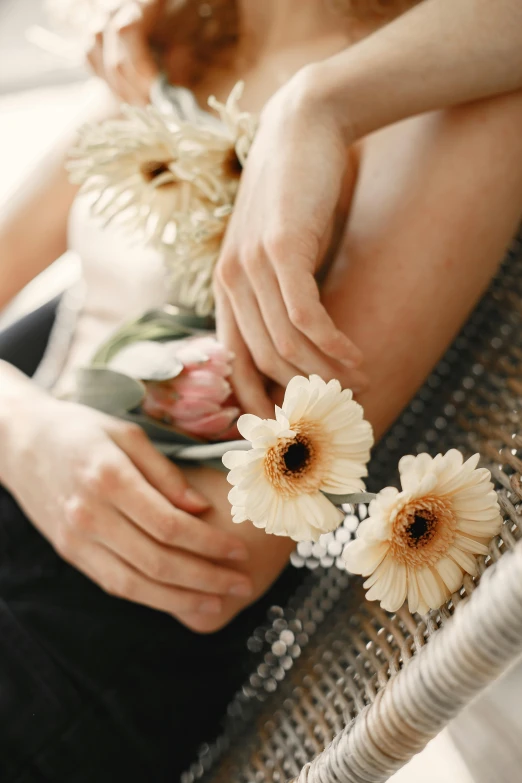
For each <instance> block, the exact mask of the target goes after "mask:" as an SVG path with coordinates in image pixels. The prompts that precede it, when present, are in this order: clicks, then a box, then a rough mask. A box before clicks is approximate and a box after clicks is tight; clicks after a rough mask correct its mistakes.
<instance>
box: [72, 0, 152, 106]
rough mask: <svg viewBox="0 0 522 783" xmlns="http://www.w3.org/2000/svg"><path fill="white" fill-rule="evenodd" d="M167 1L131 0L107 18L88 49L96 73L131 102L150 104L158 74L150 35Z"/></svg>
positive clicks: (120, 96) (119, 95) (121, 97)
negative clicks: (150, 96) (150, 95)
mask: <svg viewBox="0 0 522 783" xmlns="http://www.w3.org/2000/svg"><path fill="white" fill-rule="evenodd" d="M164 6H165V0H131V1H130V2H126V3H123V4H122V5H121V6H120V7H119V8H117V9H116V10H115V11H114V12H113V13H112V14H109V15H108V16H107V18H106V20H105V23H104V26H103V28H101V29H100V30H98V31H97V32H96V34H95V35H94V37H93V39H92V44H91V47H90V49H89V50H88V51H87V60H88V62H89V65H90V66H91V68H92V70H93V71H94V73H95V74H96V75H97V76H99V77H100V78H102V79H105V81H106V82H107V84H108V85H109V87H110V88H111V90H112V91H113V93H114V94H115V95H116V96H117V97H118V98H120V99H121V100H122V101H125V102H126V103H131V104H138V105H140V104H146V103H148V102H149V93H150V88H151V85H152V82H153V81H154V79H155V78H156V77H157V75H158V66H157V64H156V62H155V60H154V56H153V52H152V48H151V46H150V38H151V36H152V33H153V32H154V30H155V29H156V27H157V25H158V21H159V20H160V18H161V15H162V13H163V10H164Z"/></svg>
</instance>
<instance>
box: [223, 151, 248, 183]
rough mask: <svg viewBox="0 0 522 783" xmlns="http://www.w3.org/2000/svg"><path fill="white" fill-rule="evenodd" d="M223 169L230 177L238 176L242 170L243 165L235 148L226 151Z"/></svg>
mask: <svg viewBox="0 0 522 783" xmlns="http://www.w3.org/2000/svg"><path fill="white" fill-rule="evenodd" d="M223 170H224V172H225V174H226V175H228V176H229V177H232V179H236V178H239V177H240V176H241V172H242V171H243V166H242V165H241V161H240V160H239V158H238V156H237V153H236V151H235V149H231V150H230V152H228V153H227V155H226V157H225V160H224V161H223Z"/></svg>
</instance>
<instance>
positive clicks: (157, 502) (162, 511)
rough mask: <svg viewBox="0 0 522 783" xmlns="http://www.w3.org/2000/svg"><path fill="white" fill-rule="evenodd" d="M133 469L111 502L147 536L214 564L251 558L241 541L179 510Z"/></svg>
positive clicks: (131, 467) (131, 468)
mask: <svg viewBox="0 0 522 783" xmlns="http://www.w3.org/2000/svg"><path fill="white" fill-rule="evenodd" d="M129 467H130V469H129V471H128V472H127V475H126V479H125V481H120V482H116V484H115V486H114V487H113V491H112V493H111V498H110V499H111V501H112V503H113V504H114V506H115V507H116V508H117V509H118V510H119V511H120V512H122V513H123V514H124V515H125V516H127V517H128V518H129V519H131V520H132V521H133V522H134V523H135V524H136V525H137V526H138V527H140V528H141V529H142V530H143V531H144V532H145V533H147V534H148V535H150V536H152V537H153V538H154V539H156V541H159V542H160V543H162V544H166V545H168V546H172V547H177V548H179V549H184V550H186V551H188V552H193V553H194V554H197V555H200V556H203V557H208V558H210V559H212V560H246V559H247V558H248V550H247V548H246V546H245V544H244V543H243V542H242V541H241V540H240V539H239V538H238V537H236V536H233V535H232V534H231V533H226V532H224V531H222V530H218V529H217V528H212V527H210V525H208V524H207V523H206V522H204V521H203V520H201V519H199V518H198V517H195V516H191V515H190V514H187V513H186V512H185V511H182V510H181V509H179V508H176V507H175V506H173V505H172V504H171V503H169V501H168V500H167V499H166V498H165V497H164V496H163V495H162V494H161V493H160V492H158V491H157V490H156V489H155V488H154V487H153V486H152V485H150V484H149V483H148V482H147V481H145V479H144V478H143V476H142V475H141V474H140V472H139V470H137V469H136V468H133V466H129Z"/></svg>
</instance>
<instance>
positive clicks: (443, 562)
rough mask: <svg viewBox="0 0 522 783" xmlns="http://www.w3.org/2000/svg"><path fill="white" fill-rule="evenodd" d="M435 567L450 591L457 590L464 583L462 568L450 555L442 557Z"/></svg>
mask: <svg viewBox="0 0 522 783" xmlns="http://www.w3.org/2000/svg"><path fill="white" fill-rule="evenodd" d="M435 568H436V570H437V573H438V575H439V576H440V578H441V579H442V581H443V582H444V584H445V585H446V587H447V588H448V590H449V591H450V593H454V592H456V591H457V590H458V589H459V587H460V586H461V585H462V579H463V577H464V574H463V572H462V569H461V568H460V567H459V566H458V565H457V564H456V563H455V562H454V561H453V560H451V559H450V558H449V557H442V558H441V559H440V560H439V561H438V563H436V564H435Z"/></svg>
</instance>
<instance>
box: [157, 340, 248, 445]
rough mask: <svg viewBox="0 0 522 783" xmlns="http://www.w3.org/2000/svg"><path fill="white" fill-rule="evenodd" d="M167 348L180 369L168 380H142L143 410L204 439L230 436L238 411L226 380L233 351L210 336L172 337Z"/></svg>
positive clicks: (233, 432) (230, 370)
mask: <svg viewBox="0 0 522 783" xmlns="http://www.w3.org/2000/svg"><path fill="white" fill-rule="evenodd" d="M170 351H172V355H173V356H175V357H176V358H177V359H179V360H180V361H181V362H182V364H183V365H184V368H183V371H182V372H181V373H180V374H179V375H178V376H177V377H176V378H172V379H171V380H169V381H162V382H154V383H153V382H149V383H146V387H147V394H146V397H145V399H144V400H143V402H142V409H143V412H144V413H146V414H147V415H148V416H150V417H151V418H154V419H159V420H161V421H164V422H166V423H168V424H170V425H172V426H173V427H176V429H179V430H182V431H184V432H186V433H187V434H189V435H194V436H196V437H199V438H203V439H206V440H218V439H222V438H223V436H228V437H234V436H235V422H236V419H237V417H238V416H239V415H240V413H241V411H240V410H239V408H237V407H236V406H235V405H234V403H233V399H232V387H231V386H230V384H229V382H228V381H227V380H226V378H227V377H228V376H229V375H230V374H231V372H232V360H233V358H234V357H233V354H231V353H230V351H227V350H226V348H224V347H223V346H222V345H220V343H218V342H217V340H216V339H215V338H214V337H190V338H187V339H185V340H176V341H173V342H172V343H170V344H169V352H170ZM227 403H228V404H227Z"/></svg>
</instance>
